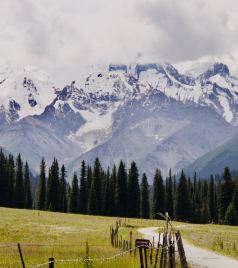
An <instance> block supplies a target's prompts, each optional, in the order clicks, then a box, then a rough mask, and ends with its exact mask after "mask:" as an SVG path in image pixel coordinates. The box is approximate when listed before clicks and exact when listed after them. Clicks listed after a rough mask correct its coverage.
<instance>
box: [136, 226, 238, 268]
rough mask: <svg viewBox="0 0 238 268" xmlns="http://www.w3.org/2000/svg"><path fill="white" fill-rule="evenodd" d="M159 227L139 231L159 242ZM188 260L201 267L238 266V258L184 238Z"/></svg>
mask: <svg viewBox="0 0 238 268" xmlns="http://www.w3.org/2000/svg"><path fill="white" fill-rule="evenodd" d="M157 229H158V228H157V227H149V228H141V229H139V230H138V231H139V232H140V233H141V234H143V236H144V237H145V238H147V239H152V237H154V238H155V242H157V239H156V238H157V237H158V233H157V232H156V230H157ZM183 244H184V249H185V253H186V257H187V260H188V262H189V263H190V264H192V265H193V266H194V267H201V268H238V260H235V259H232V258H229V257H225V256H222V255H219V254H217V253H214V252H212V251H209V250H206V249H202V248H199V247H195V246H193V245H192V244H190V243H189V242H187V241H186V240H184V239H183Z"/></svg>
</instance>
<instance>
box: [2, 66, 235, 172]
mask: <svg viewBox="0 0 238 268" xmlns="http://www.w3.org/2000/svg"><path fill="white" fill-rule="evenodd" d="M0 78H1V79H0V81H2V82H1V83H0V122H1V126H0V135H1V137H0V144H1V145H2V146H3V147H6V149H7V150H9V151H12V152H13V153H15V152H16V153H18V152H17V150H19V152H21V150H22V151H24V154H25V155H28V156H29V153H28V152H31V154H33V155H34V156H33V157H32V158H33V159H34V161H33V162H34V165H33V166H34V168H35V167H36V162H37V161H39V159H40V157H41V156H44V155H45V154H46V155H47V156H46V159H50V158H53V157H54V156H55V157H59V158H61V161H63V160H65V161H66V162H67V164H68V166H69V167H71V169H72V172H73V171H74V170H73V169H75V167H74V168H73V166H74V164H72V163H74V162H75V161H76V160H75V159H81V158H80V157H81V156H82V155H86V154H87V153H89V154H90V152H93V153H92V154H94V156H95V157H96V156H98V155H97V153H99V151H98V150H97V149H100V148H101V147H102V146H104V144H107V143H109V144H111V145H110V148H111V149H112V150H114V149H115V147H117V146H116V142H117V140H116V139H115V137H117V136H118V135H119V134H120V133H122V132H120V129H119V127H118V126H120V127H122V129H123V124H122V122H125V123H124V124H125V125H127V129H123V131H124V134H122V136H121V137H123V135H125V136H124V140H125V143H126V145H128V146H127V147H128V148H129V147H130V146H129V144H128V141H129V137H130V134H129V133H130V128H131V127H132V126H133V127H135V126H134V125H135V122H136V120H138V122H137V123H138V125H140V124H142V125H143V124H144V123H143V122H144V121H146V120H148V121H149V122H151V123H150V124H151V125H152V124H154V125H155V126H157V130H155V129H154V132H153V133H150V135H149V136H148V135H147V134H146V133H147V132H148V128H147V127H145V126H144V130H143V131H142V130H141V131H142V132H141V136H135V138H137V139H138V141H139V140H140V138H141V137H143V140H142V141H140V142H143V143H142V144H143V145H144V147H146V143H151V147H150V146H149V148H150V150H146V152H145V154H146V155H145V156H141V157H142V158H145V159H146V160H145V162H147V163H148V164H147V165H148V166H151V164H150V163H149V160H148V159H150V161H151V163H154V164H153V166H154V167H160V166H159V165H161V166H164V167H161V169H162V170H163V171H164V172H165V171H166V172H167V170H165V169H167V168H168V165H167V164H162V162H163V163H165V162H166V161H167V162H169V160H170V159H172V158H174V160H173V161H172V162H173V163H172V165H171V168H174V169H175V171H177V170H178V169H179V168H182V165H185V164H186V165H189V164H190V161H189V159H188V158H187V157H186V156H185V155H186V154H188V153H189V147H190V148H191V151H193V154H192V156H191V157H190V158H191V159H190V160H191V162H193V161H195V160H196V157H200V156H202V154H205V153H207V152H208V151H207V150H206V149H205V148H203V149H202V150H201V149H200V148H199V147H197V148H196V150H195V149H194V148H193V146H194V142H196V141H194V140H191V141H190V142H188V141H186V140H184V139H182V140H181V146H178V144H177V140H178V139H181V138H179V137H181V136H180V132H176V131H175V129H174V131H175V132H174V133H173V139H174V140H173V142H172V143H171V141H169V139H168V137H169V133H170V132H169V128H168V126H167V122H166V116H167V120H172V121H171V122H172V123H171V124H175V125H177V126H178V127H179V128H181V131H182V132H181V133H184V134H183V135H185V136H186V135H189V137H190V139H191V137H192V136H193V134H194V135H195V136H196V135H197V137H198V141H197V143H198V144H203V142H202V139H203V136H202V135H201V134H200V133H198V132H197V130H196V123H197V126H198V125H199V126H200V127H201V128H202V129H203V131H204V136H205V137H207V136H206V135H207V133H209V131H210V130H209V129H208V128H209V125H208V123H209V124H213V123H214V122H215V121H216V120H217V119H216V118H219V120H220V121H219V124H217V125H214V130H217V131H218V129H219V132H220V133H221V132H222V134H221V135H217V136H219V138H218V140H219V141H218V140H217V142H212V141H210V139H208V138H206V139H205V140H206V142H207V144H205V143H204V144H203V145H202V146H205V147H206V145H207V148H208V149H209V150H213V149H215V147H216V146H219V145H221V144H222V143H223V142H224V141H227V140H229V139H230V138H231V137H232V135H234V134H235V133H237V127H236V126H237V124H238V78H236V77H235V76H233V75H231V73H230V71H229V67H228V66H227V65H226V64H224V63H218V62H217V63H215V64H212V66H210V67H209V68H208V69H207V70H204V71H203V72H202V73H201V74H199V75H197V76H195V77H193V76H191V75H188V74H182V73H180V72H179V71H178V69H176V68H175V67H174V66H173V65H171V64H169V63H163V64H156V63H151V64H150V63H148V64H134V65H126V64H124V65H123V64H120V65H118V64H111V65H109V66H108V67H107V68H105V69H103V68H101V69H99V70H97V72H94V73H90V74H88V75H87V76H85V77H84V78H83V77H80V79H79V82H78V83H76V82H75V81H73V82H72V83H70V84H69V85H66V86H65V87H64V88H62V89H57V88H56V87H55V86H54V84H53V82H52V81H51V80H50V78H49V77H48V76H47V75H46V74H45V73H44V72H42V71H40V70H38V69H37V68H36V67H34V68H33V67H31V68H25V69H24V70H23V71H21V70H17V71H15V70H11V69H9V68H7V67H5V68H3V70H2V71H0ZM45 93H46V95H44V94H45ZM176 105H177V106H176ZM172 107H176V108H175V110H176V109H177V110H176V111H175V112H177V113H178V115H179V114H181V115H183V116H184V120H182V119H181V118H180V119H179V120H178V122H176V120H174V119H173V118H174V115H173V114H172V113H173V111H170V109H172ZM156 109H158V110H156ZM163 109H164V110H163ZM183 109H185V110H186V109H187V112H188V113H198V114H199V113H202V114H203V117H206V114H205V111H206V112H207V114H208V117H209V120H210V121H209V120H207V121H206V120H204V122H206V124H207V125H205V124H202V123H201V122H199V123H198V120H201V121H202V120H203V118H199V119H198V118H197V116H196V115H193V116H190V115H189V116H190V117H189V116H188V115H186V114H185V113H184V111H183ZM155 111H157V113H158V114H157V115H156V114H155ZM136 113H137V114H138V115H136ZM133 114H134V115H135V118H134V120H135V122H133V121H131V119H130V117H131V115H132V116H133ZM143 116H144V118H143ZM150 116H151V118H150ZM160 117H161V118H160ZM31 118H32V119H31ZM145 118H147V119H146V120H145ZM186 118H187V119H186ZM185 119H186V120H188V122H189V123H188V125H189V127H190V128H192V129H191V130H190V129H186V124H185V125H184V122H185V121H186V120H185ZM193 120H195V122H193ZM196 120H197V121H196ZM129 123H130V124H129ZM216 127H218V129H215V128H216ZM163 128H164V129H165V130H163ZM222 128H224V129H226V130H227V133H226V134H225V133H223V132H224V131H222ZM29 129H31V132H29V131H28V130H29ZM42 129H44V131H43V132H42ZM131 131H132V132H133V128H132V130H131ZM146 131H147V132H146ZM161 131H162V133H163V139H164V140H161V137H160V136H161ZM163 131H164V132H163ZM166 131H167V136H168V137H167V136H166ZM24 132H27V133H28V135H29V136H28V139H29V140H27V139H25V136H24ZM149 132H150V131H149ZM31 133H32V134H31ZM38 133H42V134H41V135H42V136H39V135H38ZM189 133H190V134H189ZM196 133H197V134H196ZM211 133H212V135H215V132H214V131H213V132H211ZM211 133H210V134H211ZM9 135H11V139H9V138H8V136H9ZM34 135H35V136H37V137H38V140H37V139H35V138H34ZM120 135H121V134H120ZM128 135H129V136H128ZM151 135H152V136H151ZM171 135H172V134H171ZM176 135H177V136H176ZM19 137H24V142H23V143H22V141H21V139H19ZM42 137H44V138H42ZM152 137H153V139H155V141H154V140H153V142H151V139H152ZM156 137H157V138H156ZM14 138H15V140H14V142H13V144H14V145H12V139H14ZM113 140H114V142H112V141H113ZM165 140H166V142H167V143H166V142H165ZM110 142H111V143H110ZM44 143H45V144H48V146H45V145H44ZM163 143H164V144H163ZM50 144H51V146H52V148H53V149H52V150H49V148H48V147H49V145H50ZM57 144H58V145H59V146H62V148H63V149H62V150H61V152H60V150H58V149H57V148H56V147H57ZM131 144H133V142H132V143H131ZM135 144H136V143H135ZM161 144H163V150H165V149H164V148H167V149H166V150H168V152H169V153H168V155H167V160H166V156H165V155H164V156H163V157H164V159H163V161H162V160H161V159H160V160H161V161H162V162H161V161H160V160H159V159H158V156H159V154H160V152H159V151H160V150H162V149H161V148H162V147H161ZM169 144H170V145H169ZM173 144H174V145H173ZM183 145H184V146H185V147H186V146H187V147H186V150H185V151H184V150H183ZM105 146H106V145H105ZM173 146H174V148H177V150H178V151H179V150H180V151H181V153H180V152H178V151H177V158H176V157H173V154H172V152H173V151H174V148H173ZM46 147H47V148H46ZM132 147H133V146H132ZM139 147H140V146H139ZM144 147H143V146H142V147H141V148H142V149H141V150H143V148H144ZM22 148H23V149H22ZM34 148H37V152H34ZM156 148H159V149H156ZM192 148H193V149H192ZM104 150H105V149H104ZM108 150H109V149H108ZM117 150H120V148H117ZM124 150H125V151H124V154H123V152H121V153H119V155H120V156H121V158H122V159H127V160H128V161H130V160H131V161H132V160H134V159H132V155H133V152H132V151H129V150H127V149H125V148H124ZM131 150H136V149H135V148H134V147H133V148H131ZM163 150H162V151H163ZM195 151H196V152H195ZM105 153H106V152H105V151H104V154H105ZM174 154H175V155H176V153H174ZM147 156H148V158H147ZM111 157H112V162H113V155H112V156H111ZM184 157H185V158H184ZM175 158H176V159H175ZM179 158H181V159H179ZM37 159H38V160H37ZM182 159H186V161H185V162H184V161H183V160H182ZM90 161H91V160H90ZM156 161H157V164H156ZM107 162H108V161H107ZM139 162H140V159H139ZM178 163H180V164H178ZM110 165H111V161H110ZM78 166H79V164H78ZM145 169H146V168H144V170H145Z"/></svg>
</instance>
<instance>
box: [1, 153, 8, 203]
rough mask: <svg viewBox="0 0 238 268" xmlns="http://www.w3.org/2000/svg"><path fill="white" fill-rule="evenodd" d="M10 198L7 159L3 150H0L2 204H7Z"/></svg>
mask: <svg viewBox="0 0 238 268" xmlns="http://www.w3.org/2000/svg"><path fill="white" fill-rule="evenodd" d="M7 198H8V179H7V174H6V159H5V156H4V154H3V152H2V149H1V151H0V206H6V205H7V203H8V202H7Z"/></svg>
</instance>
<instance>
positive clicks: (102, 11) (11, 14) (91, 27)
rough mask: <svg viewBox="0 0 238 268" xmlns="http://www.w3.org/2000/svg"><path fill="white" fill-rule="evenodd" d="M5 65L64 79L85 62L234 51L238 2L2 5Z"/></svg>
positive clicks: (7, 1) (113, 0)
mask: <svg viewBox="0 0 238 268" xmlns="http://www.w3.org/2000/svg"><path fill="white" fill-rule="evenodd" d="M0 10H1V16H0V27H1V32H0V53H1V55H2V57H1V60H2V61H8V60H10V61H16V62H20V63H24V64H34V65H38V66H40V67H41V68H43V69H45V70H48V71H49V72H50V73H51V74H52V75H53V76H54V78H55V80H56V81H57V79H58V80H59V81H63V82H66V81H67V80H68V79H71V78H73V77H75V79H77V77H76V76H77V75H78V68H79V66H82V65H84V64H94V63H108V62H131V61H134V60H135V59H136V57H137V55H139V54H141V55H143V58H144V59H145V60H147V61H150V62H154V61H162V60H169V61H171V62H180V61H184V60H195V59H197V58H199V57H202V56H206V55H219V54H224V53H228V52H231V51H232V50H234V49H235V48H236V44H237V41H238V40H237V39H238V35H237V34H236V29H237V26H238V20H237V13H238V3H237V1H236V0H219V1H217V0H216V1H215V0H120V1H118V0H87V1H86V0H38V1H35V0H21V1H19V0H1V1H0Z"/></svg>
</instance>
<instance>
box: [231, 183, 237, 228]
mask: <svg viewBox="0 0 238 268" xmlns="http://www.w3.org/2000/svg"><path fill="white" fill-rule="evenodd" d="M232 201H233V204H234V208H235V212H236V215H237V217H238V178H236V180H235V188H234V195H233V200H232ZM237 224H238V222H237Z"/></svg>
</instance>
